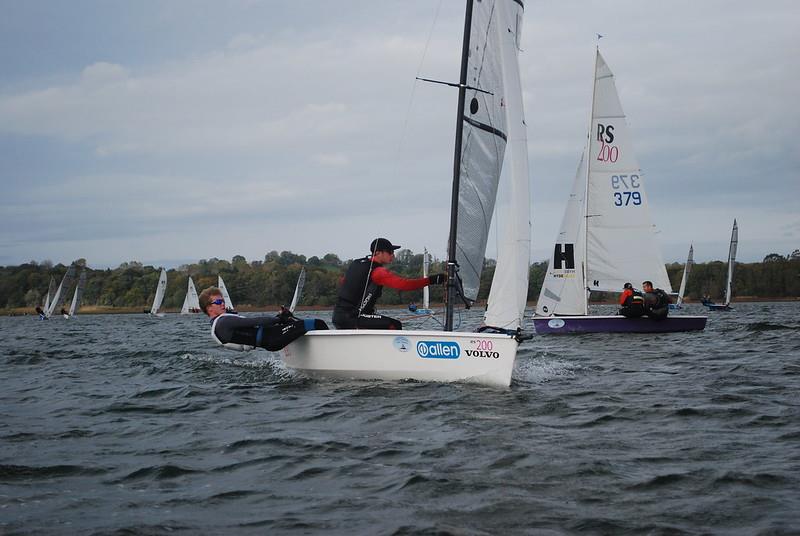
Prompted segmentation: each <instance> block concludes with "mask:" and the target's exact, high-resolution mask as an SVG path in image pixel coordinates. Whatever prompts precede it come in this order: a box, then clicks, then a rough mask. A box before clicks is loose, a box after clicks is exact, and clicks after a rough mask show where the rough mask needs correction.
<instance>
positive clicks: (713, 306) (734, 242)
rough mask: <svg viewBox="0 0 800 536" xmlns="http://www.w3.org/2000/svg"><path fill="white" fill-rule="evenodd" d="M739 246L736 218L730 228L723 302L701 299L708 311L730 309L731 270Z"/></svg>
mask: <svg viewBox="0 0 800 536" xmlns="http://www.w3.org/2000/svg"><path fill="white" fill-rule="evenodd" d="M738 246H739V226H738V225H737V224H736V220H735V219H734V220H733V229H732V230H731V244H730V246H729V247H728V278H727V280H726V282H725V303H723V304H722V305H720V304H717V303H714V302H712V301H711V300H709V299H704V300H703V305H705V306H706V307H708V310H709V311H732V310H733V307H731V299H732V297H733V270H734V268H735V266H736V248H737V247H738Z"/></svg>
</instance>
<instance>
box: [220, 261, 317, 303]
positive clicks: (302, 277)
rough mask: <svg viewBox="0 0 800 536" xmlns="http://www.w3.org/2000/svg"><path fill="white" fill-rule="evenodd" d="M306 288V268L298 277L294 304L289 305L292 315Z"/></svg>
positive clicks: (302, 269) (293, 299)
mask: <svg viewBox="0 0 800 536" xmlns="http://www.w3.org/2000/svg"><path fill="white" fill-rule="evenodd" d="M305 286H306V268H305V266H304V267H302V268H301V269H300V275H298V276H297V284H296V285H295V287H294V295H293V296H292V303H291V304H290V305H289V312H290V313H293V312H294V309H295V307H297V304H298V303H300V298H301V297H302V296H303V287H305ZM226 303H227V302H226Z"/></svg>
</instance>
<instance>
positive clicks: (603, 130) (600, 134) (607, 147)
mask: <svg viewBox="0 0 800 536" xmlns="http://www.w3.org/2000/svg"><path fill="white" fill-rule="evenodd" d="M597 141H599V142H600V151H598V153H597V160H598V161H599V162H611V163H614V162H616V161H617V158H619V147H617V146H616V145H611V144H612V143H613V142H614V125H604V124H602V123H597Z"/></svg>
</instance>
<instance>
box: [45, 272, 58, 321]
mask: <svg viewBox="0 0 800 536" xmlns="http://www.w3.org/2000/svg"><path fill="white" fill-rule="evenodd" d="M55 292H56V280H55V278H54V277H53V276H52V275H51V276H50V285H49V286H48V287H47V296H45V298H44V307H43V308H42V310H43V311H44V313H45V314H47V311H48V310H49V309H50V298H52V297H53V295H54V294H55Z"/></svg>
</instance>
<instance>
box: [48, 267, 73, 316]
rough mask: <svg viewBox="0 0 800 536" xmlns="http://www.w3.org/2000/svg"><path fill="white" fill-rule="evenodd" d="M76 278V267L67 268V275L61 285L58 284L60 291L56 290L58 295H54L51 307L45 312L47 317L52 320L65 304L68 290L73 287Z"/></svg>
mask: <svg viewBox="0 0 800 536" xmlns="http://www.w3.org/2000/svg"><path fill="white" fill-rule="evenodd" d="M74 278H75V265H74V264H70V265H69V268H67V273H65V274H64V277H63V278H62V279H61V283H59V284H58V289H56V293H55V294H54V295H53V299H52V300H50V307H49V308H48V309H47V310H46V311H45V315H46V316H47V317H48V318H50V316H52V315H53V313H54V312H55V310H56V309H58V308H59V307H61V305H62V304H63V303H64V300H65V298H66V295H67V289H68V288H69V287H70V286H72V280H73V279H74Z"/></svg>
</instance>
